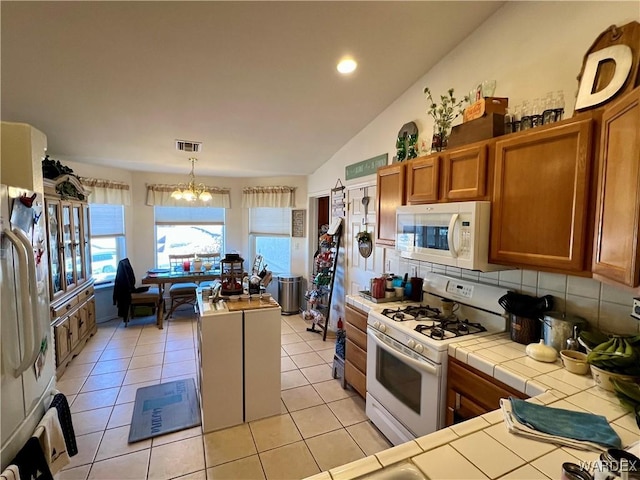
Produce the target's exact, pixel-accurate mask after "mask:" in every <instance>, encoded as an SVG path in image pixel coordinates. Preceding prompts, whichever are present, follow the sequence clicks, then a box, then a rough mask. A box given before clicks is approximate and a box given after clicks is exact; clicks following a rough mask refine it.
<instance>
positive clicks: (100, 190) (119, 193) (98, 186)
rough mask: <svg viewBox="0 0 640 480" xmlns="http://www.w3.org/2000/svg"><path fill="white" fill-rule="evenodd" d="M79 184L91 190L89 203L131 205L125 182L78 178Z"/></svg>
mask: <svg viewBox="0 0 640 480" xmlns="http://www.w3.org/2000/svg"><path fill="white" fill-rule="evenodd" d="M80 183H81V184H82V185H83V186H85V187H87V188H88V189H89V190H91V193H90V194H89V198H88V201H89V203H102V204H108V205H131V189H130V187H129V184H127V183H125V182H116V181H113V180H102V179H99V178H88V177H80Z"/></svg>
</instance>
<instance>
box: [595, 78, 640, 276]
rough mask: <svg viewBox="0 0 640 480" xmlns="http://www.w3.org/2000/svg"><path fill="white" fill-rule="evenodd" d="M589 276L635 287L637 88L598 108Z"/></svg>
mask: <svg viewBox="0 0 640 480" xmlns="http://www.w3.org/2000/svg"><path fill="white" fill-rule="evenodd" d="M598 170H599V171H598V197H597V204H596V209H597V210H596V228H595V241H594V258H593V268H592V271H593V274H594V277H596V278H598V277H602V278H603V279H609V280H613V281H615V282H617V283H620V284H622V285H626V286H629V287H638V286H639V285H640V258H639V257H640V253H639V249H638V242H639V241H640V211H639V208H638V205H640V87H638V88H636V89H634V90H633V91H631V92H630V93H628V94H627V95H625V96H623V97H621V98H620V99H619V100H617V101H615V102H614V103H612V104H610V105H608V106H607V107H605V108H604V111H603V117H602V130H601V139H600V152H599V168H598Z"/></svg>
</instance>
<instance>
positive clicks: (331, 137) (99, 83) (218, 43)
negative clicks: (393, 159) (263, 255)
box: [0, 0, 504, 176]
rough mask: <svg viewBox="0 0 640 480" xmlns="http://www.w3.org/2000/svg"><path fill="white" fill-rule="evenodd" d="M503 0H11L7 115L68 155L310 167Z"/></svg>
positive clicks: (94, 160)
mask: <svg viewBox="0 0 640 480" xmlns="http://www.w3.org/2000/svg"><path fill="white" fill-rule="evenodd" d="M503 3H504V2H476V1H460V2H446V1H408V2H402V1H391V2H384V1H381V2H378V1H358V2H349V1H344V2H342V1H335V2H325V1H315V2H313V1H312V2H297V1H284V2H275V1H261V2H249V1H239V2H238V1H218V2H209V1H197V2H187V1H177V2H171V1H156V2H134V1H106V2H90V1H70V2H58V1H53V2H22V1H5V0H3V1H2V2H1V3H0V9H1V11H0V13H1V68H2V70H1V73H2V78H1V88H2V90H1V94H2V97H1V101H2V110H1V114H2V119H3V120H9V121H19V122H27V123H30V124H32V125H34V126H35V127H37V128H38V129H40V130H41V131H43V132H44V133H46V135H47V137H48V144H49V149H48V151H49V153H50V154H51V156H52V157H53V158H56V159H60V160H65V159H66V160H73V161H77V162H84V163H88V164H96V165H107V166H113V167H116V168H124V169H128V170H135V171H151V172H166V173H182V174H184V173H185V171H186V170H187V169H188V167H189V164H188V162H187V158H188V156H189V155H188V154H185V153H184V152H178V151H176V148H175V140H177V139H181V140H190V141H200V142H203V148H202V151H201V152H200V153H198V154H197V158H198V164H197V167H196V171H197V174H198V175H200V174H206V175H215V176H275V175H307V174H310V173H312V172H314V171H315V170H316V169H317V168H318V167H319V166H320V165H322V164H323V163H324V162H325V161H327V160H328V159H329V158H330V157H331V156H332V155H333V154H334V153H335V152H336V151H338V150H339V149H340V148H341V147H342V146H343V145H344V144H345V143H346V142H347V141H348V140H349V139H350V138H352V137H353V136H354V135H356V134H357V133H358V132H359V131H360V130H362V129H363V128H364V127H365V126H366V125H367V124H368V123H369V122H371V121H372V120H373V119H374V118H375V117H376V116H377V115H378V114H379V113H380V112H382V111H383V110H384V109H385V108H387V107H388V106H389V105H390V104H391V103H392V102H393V100H395V99H396V98H397V97H399V96H400V95H401V94H402V93H403V92H405V91H406V90H407V88H408V87H409V86H411V85H412V84H413V83H414V82H416V80H418V79H419V78H420V77H421V76H423V75H424V74H425V73H426V72H427V71H428V70H429V69H430V68H431V67H432V66H433V65H434V64H435V63H437V62H438V60H439V59H441V58H442V57H443V56H444V55H446V54H447V52H449V51H450V50H451V49H452V48H454V47H455V46H456V45H457V44H458V43H459V42H460V41H462V40H463V39H464V38H465V37H467V36H468V35H469V34H470V33H471V32H472V31H473V30H474V29H476V28H477V27H478V26H479V25H480V24H481V23H482V22H483V21H484V20H485V19H486V18H488V17H489V16H490V15H491V14H492V13H494V12H495V11H496V10H497V9H498V8H500V6H501V5H502V4H503ZM345 55H351V56H353V57H354V58H355V59H356V60H357V61H358V69H357V70H356V72H355V73H354V74H352V75H351V76H348V77H344V76H341V75H340V74H338V73H337V71H336V68H335V67H336V63H337V61H338V60H339V59H340V58H341V57H343V56H345ZM3 161H5V159H3Z"/></svg>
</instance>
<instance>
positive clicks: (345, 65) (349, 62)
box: [337, 58, 358, 75]
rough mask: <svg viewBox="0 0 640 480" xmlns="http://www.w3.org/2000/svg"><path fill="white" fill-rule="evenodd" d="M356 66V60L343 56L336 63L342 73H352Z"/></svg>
mask: <svg viewBox="0 0 640 480" xmlns="http://www.w3.org/2000/svg"><path fill="white" fill-rule="evenodd" d="M357 66H358V64H357V62H356V61H355V60H354V59H353V58H345V59H342V60H340V62H339V63H338V67H337V68H338V71H339V72H340V73H342V74H344V75H347V74H349V73H352V72H353V71H354V70H355V69H356V67H357Z"/></svg>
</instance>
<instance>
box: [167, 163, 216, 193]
mask: <svg viewBox="0 0 640 480" xmlns="http://www.w3.org/2000/svg"><path fill="white" fill-rule="evenodd" d="M189 161H190V162H191V172H190V173H189V183H188V184H187V185H185V184H184V183H180V184H178V186H177V188H176V189H175V190H174V191H173V192H171V198H173V199H175V200H186V201H187V202H193V201H195V200H201V201H203V202H208V201H209V200H211V199H212V198H213V197H212V196H211V193H210V192H209V191H208V190H207V187H205V186H204V184H203V183H198V184H197V185H196V181H195V178H196V177H195V174H194V173H193V170H194V166H195V163H196V162H197V161H198V159H197V158H190V159H189Z"/></svg>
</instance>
